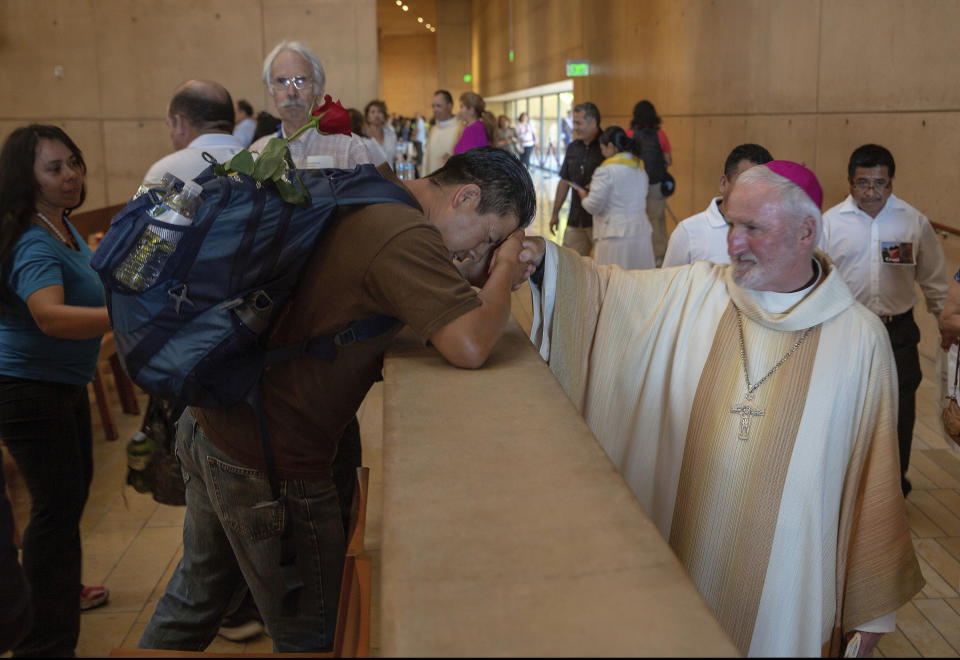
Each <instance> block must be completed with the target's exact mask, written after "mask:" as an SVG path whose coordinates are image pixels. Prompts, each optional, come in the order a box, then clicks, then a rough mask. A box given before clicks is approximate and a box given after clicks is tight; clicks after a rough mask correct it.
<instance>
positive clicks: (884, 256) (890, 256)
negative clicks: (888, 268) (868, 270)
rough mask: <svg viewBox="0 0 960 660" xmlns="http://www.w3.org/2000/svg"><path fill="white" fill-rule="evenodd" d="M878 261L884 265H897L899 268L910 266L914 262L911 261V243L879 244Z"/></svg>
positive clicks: (885, 242)
mask: <svg viewBox="0 0 960 660" xmlns="http://www.w3.org/2000/svg"><path fill="white" fill-rule="evenodd" d="M880 259H881V261H883V263H885V264H899V265H901V266H912V265H914V264H915V263H916V262H915V261H914V260H913V243H897V242H894V241H881V242H880Z"/></svg>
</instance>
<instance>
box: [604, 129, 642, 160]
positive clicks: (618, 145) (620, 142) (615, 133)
mask: <svg viewBox="0 0 960 660" xmlns="http://www.w3.org/2000/svg"><path fill="white" fill-rule="evenodd" d="M598 139H599V140H600V144H612V145H613V146H614V148H615V149H616V150H617V153H619V152H621V151H629V152H631V153H634V154H637V155H638V156H639V155H640V152H639V150H638V148H637V144H636V143H635V142H634V141H633V139H632V138H630V137H629V136H628V135H627V132H626V131H625V130H623V129H622V128H620V127H619V126H608V127H607V128H606V129H605V130H604V131H603V133H601V134H600V137H599V138H598Z"/></svg>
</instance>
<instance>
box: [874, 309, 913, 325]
mask: <svg viewBox="0 0 960 660" xmlns="http://www.w3.org/2000/svg"><path fill="white" fill-rule="evenodd" d="M908 316H913V310H912V309H908V310H907V311H905V312H904V313H903V314H880V320H881V321H883V324H884V325H890V324H891V323H896V322H897V321H900V320H901V319H905V318H907V317H908Z"/></svg>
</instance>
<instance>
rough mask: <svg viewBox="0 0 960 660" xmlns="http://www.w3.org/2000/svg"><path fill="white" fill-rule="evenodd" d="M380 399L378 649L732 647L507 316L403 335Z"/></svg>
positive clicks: (574, 651)
mask: <svg viewBox="0 0 960 660" xmlns="http://www.w3.org/2000/svg"><path fill="white" fill-rule="evenodd" d="M383 399H384V420H383V428H384V443H383V444H384V447H383V481H384V491H383V493H384V494H383V531H382V534H383V537H382V552H381V578H380V587H381V606H380V621H381V630H380V646H381V650H382V653H383V655H387V656H392V655H403V656H409V655H428V656H440V655H449V656H463V655H481V656H483V655H495V656H505V655H516V656H525V655H584V656H596V655H698V654H701V655H702V654H705V653H706V654H710V655H729V654H736V651H735V649H734V647H733V646H732V644H731V642H730V641H729V639H728V638H727V636H726V634H725V633H724V632H723V631H722V630H721V629H720V626H719V624H718V623H717V621H716V619H715V618H714V616H713V614H712V613H711V612H710V611H709V610H708V608H707V606H706V604H705V603H704V601H703V600H702V598H701V597H700V595H699V594H698V593H697V591H696V589H695V588H694V586H693V584H692V583H691V582H690V580H689V578H688V577H687V576H686V574H685V572H684V571H683V569H682V567H681V566H680V564H679V562H678V561H677V559H676V558H675V557H674V555H673V553H672V552H671V550H670V549H669V547H668V545H667V543H666V542H665V541H664V540H663V538H662V537H661V536H660V534H659V533H658V531H657V530H656V528H655V527H654V525H653V523H652V522H651V521H650V520H649V518H648V517H647V516H646V515H645V514H644V512H643V511H642V509H641V508H640V505H639V504H638V502H637V501H636V498H635V497H634V496H633V494H632V493H631V492H630V491H629V489H628V488H627V487H626V484H625V483H624V482H623V480H622V478H621V477H620V475H619V474H618V473H617V471H616V470H615V469H614V467H613V464H612V463H611V462H610V460H609V459H608V458H607V456H606V454H605V453H604V451H603V449H602V448H601V447H600V445H599V444H598V443H597V441H596V439H595V438H594V437H593V435H592V433H591V432H590V430H589V429H588V428H587V426H586V424H585V422H584V421H583V419H582V418H581V417H580V416H579V415H578V414H577V412H576V410H575V409H574V407H573V405H572V404H571V403H570V401H569V400H568V399H567V397H566V396H565V395H564V393H563V391H562V389H561V388H560V386H559V384H558V383H557V382H556V380H555V379H554V378H553V376H552V375H551V374H550V372H549V370H548V368H547V366H546V365H545V364H544V363H543V361H542V360H541V359H540V357H539V355H538V354H537V353H536V351H535V350H534V348H533V347H532V346H531V345H530V343H529V341H528V340H527V338H526V336H525V335H524V334H523V331H522V330H521V329H520V327H519V326H518V325H517V324H516V323H514V322H511V325H510V329H509V331H508V333H507V335H506V336H505V337H504V339H503V340H501V342H500V344H499V345H498V347H497V349H496V351H495V353H494V355H492V356H491V358H490V359H489V361H488V363H487V365H486V366H485V367H484V368H483V369H481V370H479V371H473V372H471V371H466V370H460V369H455V368H452V367H450V366H449V365H448V364H447V363H446V362H445V361H444V360H443V358H442V357H440V355H439V354H438V353H437V352H436V351H434V350H433V349H432V348H422V347H420V346H419V345H418V344H417V343H416V342H415V341H413V340H412V339H411V340H409V341H407V342H404V341H401V342H399V343H398V344H397V345H396V347H395V348H394V349H393V350H392V351H391V352H390V354H389V355H388V357H387V360H386V364H385V370H384V395H383Z"/></svg>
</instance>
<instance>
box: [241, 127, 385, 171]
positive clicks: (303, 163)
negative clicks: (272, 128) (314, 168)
mask: <svg viewBox="0 0 960 660" xmlns="http://www.w3.org/2000/svg"><path fill="white" fill-rule="evenodd" d="M275 137H277V134H276V133H270V134H269V135H264V136H263V137H261V138H260V139H259V140H257V141H256V142H254V143H253V144H251V145H250V151H256V152H258V153H257V154H254V158H256V157H257V155H259V152H261V151H263V148H264V147H266V146H267V142H269V141H270V140H271V139H272V138H275ZM284 137H286V136H284ZM372 142H373V144H374V145H376V146H377V147H379V146H380V145H378V144H377V142H376V140H373V141H372ZM287 146H288V147H289V148H290V157H291V158H292V159H293V164H294V165H295V166H296V167H298V168H301V169H302V168H305V167H307V157H308V156H329V158H330V162H329V163H326V164H324V165H322V167H337V168H341V169H348V170H352V169H353V168H354V167H356V166H357V165H363V164H366V163H374V164H379V163H382V162H383V161H385V160H386V156H385V155H384V153H383V150H382V149H379V148H378V149H376V150H374V148H373V147H372V146H371V145H368V144H367V142H365V141H364V139H363V138H362V137H360V136H359V135H356V134H351V135H343V134H342V133H332V134H329V135H326V134H323V133H320V132H319V131H313V130H310V131H305V132H304V133H301V134H300V136H299V137H297V139H296V140H293V141H292V142H290V143H289V144H288V145H287Z"/></svg>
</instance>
